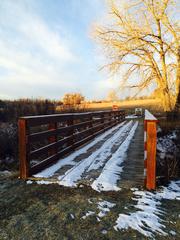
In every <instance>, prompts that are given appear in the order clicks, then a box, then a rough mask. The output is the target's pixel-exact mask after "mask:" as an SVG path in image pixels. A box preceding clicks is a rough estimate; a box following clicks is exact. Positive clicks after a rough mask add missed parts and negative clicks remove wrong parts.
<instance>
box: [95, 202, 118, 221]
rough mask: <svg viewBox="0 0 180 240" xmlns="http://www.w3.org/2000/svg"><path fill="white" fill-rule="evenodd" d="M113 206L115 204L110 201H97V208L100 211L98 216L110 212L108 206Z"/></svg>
mask: <svg viewBox="0 0 180 240" xmlns="http://www.w3.org/2000/svg"><path fill="white" fill-rule="evenodd" d="M114 206H116V204H115V203H111V202H108V201H101V202H98V209H99V210H100V212H99V213H98V217H100V218H102V217H105V216H106V215H107V213H108V212H110V208H113V207H114Z"/></svg>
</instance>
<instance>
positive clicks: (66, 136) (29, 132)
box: [19, 110, 157, 191]
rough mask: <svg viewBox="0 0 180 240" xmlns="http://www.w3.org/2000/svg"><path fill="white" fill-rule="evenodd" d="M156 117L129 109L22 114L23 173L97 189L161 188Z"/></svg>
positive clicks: (26, 175)
mask: <svg viewBox="0 0 180 240" xmlns="http://www.w3.org/2000/svg"><path fill="white" fill-rule="evenodd" d="M156 122H157V120H156V119H155V118H154V116H152V115H151V114H150V113H149V112H148V111H147V110H146V111H145V118H144V117H139V118H138V117H135V116H130V117H126V116H125V111H124V110H115V111H98V112H87V113H73V114H71V113H68V114H54V115H43V116H29V117H21V118H20V119H19V158H20V178H22V179H33V180H36V181H41V182H42V181H43V182H44V183H46V184H47V183H58V184H60V185H64V186H70V187H75V186H81V185H88V186H91V187H92V188H93V189H95V190H97V191H111V190H115V191H116V190H118V189H120V188H122V187H123V188H130V187H139V186H144V183H145V186H146V187H147V188H148V189H155V178H156V177H155V155H156Z"/></svg>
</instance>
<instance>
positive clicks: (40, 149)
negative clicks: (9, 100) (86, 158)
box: [18, 110, 125, 179]
mask: <svg viewBox="0 0 180 240" xmlns="http://www.w3.org/2000/svg"><path fill="white" fill-rule="evenodd" d="M124 118H125V111H124V110H118V111H101V112H88V113H74V114H54V115H42V116H29V117H21V118H20V119H19V122H18V125H19V159H20V178H22V179H26V178H28V177H30V176H32V175H33V174H36V173H37V172H39V171H41V170H43V169H44V168H46V167H48V166H49V165H51V164H54V163H55V162H56V161H57V160H59V159H60V158H61V157H62V156H64V155H65V154H68V153H70V152H72V151H73V150H75V149H76V148H78V147H80V146H81V145H83V144H85V143H86V142H88V141H89V140H91V139H93V138H94V137H95V136H97V135H98V134H100V133H102V132H104V131H106V130H108V129H109V128H111V127H113V126H115V125H116V124H118V123H119V122H121V121H123V120H124Z"/></svg>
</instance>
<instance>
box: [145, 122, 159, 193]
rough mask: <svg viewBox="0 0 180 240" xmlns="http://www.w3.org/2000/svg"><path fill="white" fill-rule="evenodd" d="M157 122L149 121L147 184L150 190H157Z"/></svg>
mask: <svg viewBox="0 0 180 240" xmlns="http://www.w3.org/2000/svg"><path fill="white" fill-rule="evenodd" d="M156 142H157V134H156V121H151V122H150V121H147V182H146V188H147V189H148V190H151V189H155V188H156Z"/></svg>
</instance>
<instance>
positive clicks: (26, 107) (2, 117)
mask: <svg viewBox="0 0 180 240" xmlns="http://www.w3.org/2000/svg"><path fill="white" fill-rule="evenodd" d="M56 105H57V102H56V101H51V100H48V99H19V100H14V101H10V100H0V122H14V121H17V119H18V118H19V117H21V116H27V115H42V114H53V113H55V109H56Z"/></svg>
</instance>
